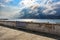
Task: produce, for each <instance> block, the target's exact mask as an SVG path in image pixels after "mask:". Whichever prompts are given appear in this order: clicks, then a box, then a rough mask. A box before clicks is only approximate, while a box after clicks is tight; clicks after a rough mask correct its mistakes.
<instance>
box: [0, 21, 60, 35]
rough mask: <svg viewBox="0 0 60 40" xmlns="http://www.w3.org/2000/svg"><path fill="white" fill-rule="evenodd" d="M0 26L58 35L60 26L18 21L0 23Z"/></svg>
mask: <svg viewBox="0 0 60 40" xmlns="http://www.w3.org/2000/svg"><path fill="white" fill-rule="evenodd" d="M0 24H3V25H8V26H11V27H13V26H14V27H15V28H22V29H28V30H33V31H38V32H45V33H50V34H56V35H60V24H51V23H34V22H20V21H0Z"/></svg>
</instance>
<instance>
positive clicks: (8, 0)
mask: <svg viewBox="0 0 60 40" xmlns="http://www.w3.org/2000/svg"><path fill="white" fill-rule="evenodd" d="M3 1H4V2H6V3H7V2H11V1H13V0H3Z"/></svg>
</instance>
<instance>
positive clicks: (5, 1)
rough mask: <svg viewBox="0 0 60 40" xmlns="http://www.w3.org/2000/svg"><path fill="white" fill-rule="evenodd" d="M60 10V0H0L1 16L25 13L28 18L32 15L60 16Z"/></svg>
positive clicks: (20, 15) (15, 15)
mask: <svg viewBox="0 0 60 40" xmlns="http://www.w3.org/2000/svg"><path fill="white" fill-rule="evenodd" d="M24 9H25V12H24ZM28 10H29V11H28ZM59 10H60V0H0V18H17V17H25V15H26V16H27V17H28V18H29V17H30V15H33V16H34V17H36V16H39V15H40V16H43V15H52V16H54V17H56V18H60V11H59ZM26 11H27V14H26ZM38 11H39V12H38ZM28 14H29V15H28ZM41 14H43V15H41ZM40 16H39V17H40Z"/></svg>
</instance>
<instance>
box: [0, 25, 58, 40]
mask: <svg viewBox="0 0 60 40" xmlns="http://www.w3.org/2000/svg"><path fill="white" fill-rule="evenodd" d="M43 35H45V34H43ZM43 35H41V34H39V35H37V34H34V33H29V32H26V31H22V30H15V29H11V28H7V27H4V26H0V40H59V37H57V36H53V37H50V36H48V37H47V36H43Z"/></svg>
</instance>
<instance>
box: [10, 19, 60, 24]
mask: <svg viewBox="0 0 60 40" xmlns="http://www.w3.org/2000/svg"><path fill="white" fill-rule="evenodd" d="M9 21H23V22H37V23H60V19H11V20H9Z"/></svg>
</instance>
